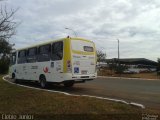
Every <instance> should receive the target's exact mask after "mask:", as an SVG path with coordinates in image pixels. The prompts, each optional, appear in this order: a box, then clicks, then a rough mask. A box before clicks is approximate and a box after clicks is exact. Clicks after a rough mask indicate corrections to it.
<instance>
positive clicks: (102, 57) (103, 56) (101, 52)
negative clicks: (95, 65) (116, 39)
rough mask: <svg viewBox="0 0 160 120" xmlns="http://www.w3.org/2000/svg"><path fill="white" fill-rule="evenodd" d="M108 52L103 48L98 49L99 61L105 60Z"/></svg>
mask: <svg viewBox="0 0 160 120" xmlns="http://www.w3.org/2000/svg"><path fill="white" fill-rule="evenodd" d="M105 59H106V53H104V52H103V51H101V50H97V62H105Z"/></svg>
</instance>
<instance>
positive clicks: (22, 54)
mask: <svg viewBox="0 0 160 120" xmlns="http://www.w3.org/2000/svg"><path fill="white" fill-rule="evenodd" d="M26 62H27V59H26V50H21V51H19V52H18V64H22V63H26Z"/></svg>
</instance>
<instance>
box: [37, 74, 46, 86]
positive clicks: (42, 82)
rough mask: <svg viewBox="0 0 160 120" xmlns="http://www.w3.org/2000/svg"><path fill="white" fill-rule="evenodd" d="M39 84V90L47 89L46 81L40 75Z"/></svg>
mask: <svg viewBox="0 0 160 120" xmlns="http://www.w3.org/2000/svg"><path fill="white" fill-rule="evenodd" d="M39 82H40V86H41V88H46V87H47V81H46V77H45V76H44V75H41V76H40V77H39Z"/></svg>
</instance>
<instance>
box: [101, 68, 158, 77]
mask: <svg viewBox="0 0 160 120" xmlns="http://www.w3.org/2000/svg"><path fill="white" fill-rule="evenodd" d="M98 75H100V76H113V77H119V76H121V77H127V78H146V79H160V76H157V73H156V72H152V73H135V74H121V75H119V74H115V73H114V72H111V71H109V70H105V69H103V70H101V71H98Z"/></svg>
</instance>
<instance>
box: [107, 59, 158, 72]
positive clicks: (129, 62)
mask: <svg viewBox="0 0 160 120" xmlns="http://www.w3.org/2000/svg"><path fill="white" fill-rule="evenodd" d="M106 62H107V64H108V65H110V64H120V65H125V66H127V68H128V69H127V70H126V72H133V73H140V72H154V71H156V68H157V62H155V61H152V60H149V59H146V58H123V59H119V60H118V59H117V58H113V59H106Z"/></svg>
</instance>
